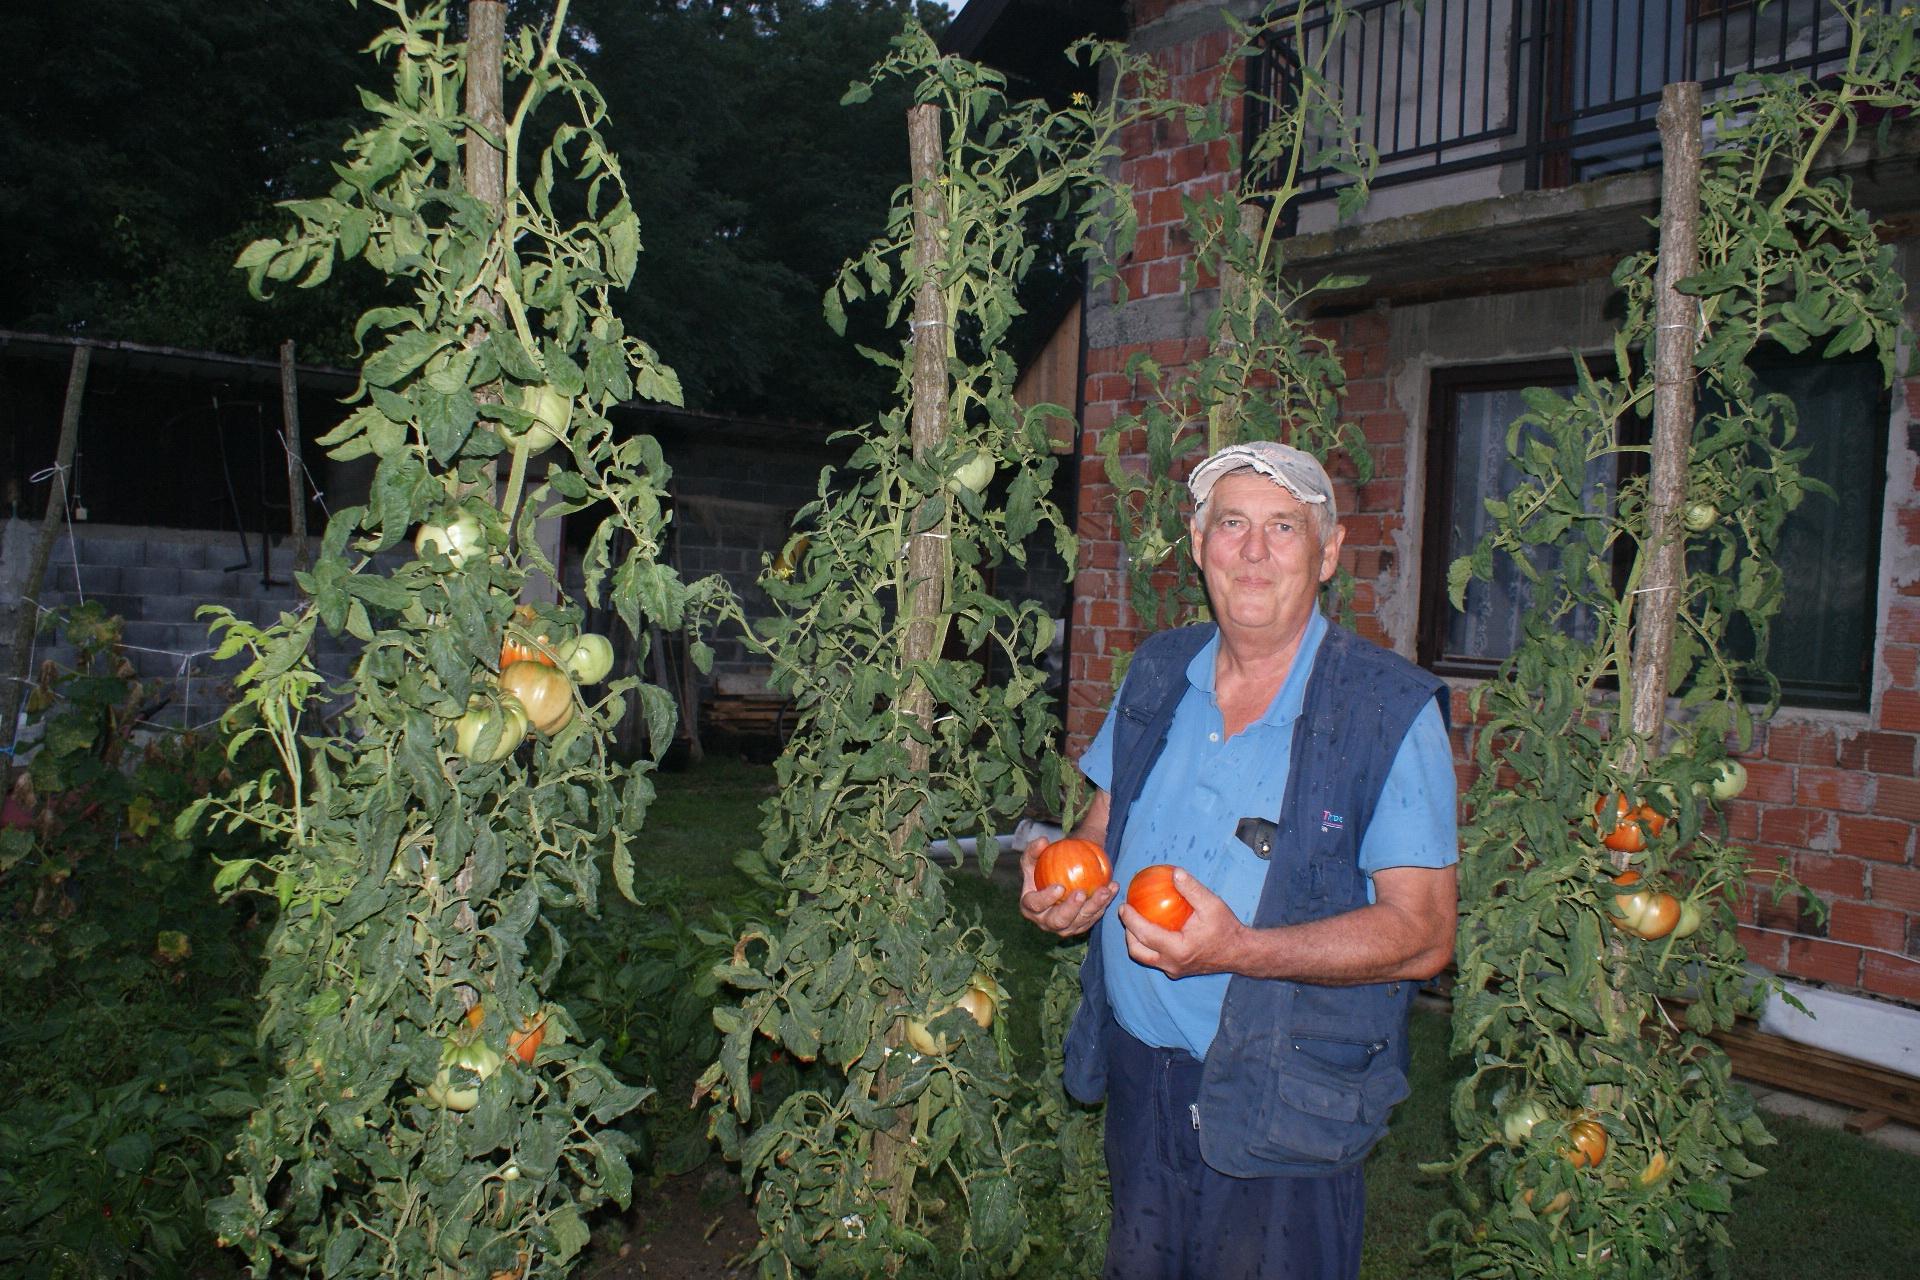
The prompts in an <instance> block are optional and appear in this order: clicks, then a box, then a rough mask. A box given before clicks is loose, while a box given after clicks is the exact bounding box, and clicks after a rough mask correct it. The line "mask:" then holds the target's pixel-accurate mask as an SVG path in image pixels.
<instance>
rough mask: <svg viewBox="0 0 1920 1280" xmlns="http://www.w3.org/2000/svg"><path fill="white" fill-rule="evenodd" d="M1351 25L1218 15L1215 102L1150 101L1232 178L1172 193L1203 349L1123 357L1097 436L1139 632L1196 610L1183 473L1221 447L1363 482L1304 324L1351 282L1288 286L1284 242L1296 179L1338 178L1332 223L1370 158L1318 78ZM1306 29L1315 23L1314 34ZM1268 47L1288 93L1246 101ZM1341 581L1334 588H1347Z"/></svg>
mask: <svg viewBox="0 0 1920 1280" xmlns="http://www.w3.org/2000/svg"><path fill="white" fill-rule="evenodd" d="M1347 17H1348V13H1347V8H1346V6H1345V5H1343V4H1337V3H1336V4H1332V5H1328V6H1326V7H1325V8H1324V9H1322V8H1317V7H1313V6H1308V5H1294V6H1290V7H1287V8H1286V9H1285V10H1284V11H1283V9H1282V7H1280V6H1275V7H1273V8H1271V9H1270V10H1269V11H1268V12H1267V13H1266V14H1264V15H1263V16H1262V17H1260V18H1259V19H1258V20H1256V21H1252V22H1246V21H1243V20H1241V19H1238V18H1236V17H1234V16H1233V15H1232V14H1231V13H1228V12H1226V11H1224V10H1223V11H1222V12H1221V19H1222V21H1224V22H1225V23H1226V24H1227V25H1228V28H1229V30H1230V31H1231V33H1232V36H1233V40H1232V44H1231V46H1230V47H1229V49H1228V51H1227V53H1226V55H1225V57H1224V58H1222V60H1221V62H1220V64H1219V69H1218V75H1219V90H1218V92H1217V93H1214V94H1211V95H1209V96H1208V98H1207V100H1206V101H1204V102H1200V103H1174V102H1167V101H1164V100H1163V101H1161V102H1159V103H1158V104H1157V108H1156V109H1157V113H1158V114H1161V115H1164V116H1168V117H1171V118H1172V119H1173V120H1177V121H1178V122H1179V123H1180V124H1181V125H1182V126H1183V127H1184V128H1185V130H1186V136H1187V139H1188V141H1189V143H1191V144H1192V145H1196V146H1198V145H1205V144H1207V143H1210V142H1214V141H1216V140H1224V141H1225V142H1226V143H1227V151H1228V156H1229V161H1228V164H1229V171H1230V172H1233V173H1237V174H1239V175H1241V176H1240V178H1239V180H1238V181H1237V182H1234V183H1229V184H1227V185H1224V186H1221V187H1216V188H1208V189H1203V190H1202V191H1200V192H1199V193H1197V194H1182V196H1181V208H1182V210H1183V212H1184V214H1185V230H1186V236H1187V239H1188V240H1189V241H1190V242H1191V243H1192V245H1193V252H1192V253H1191V255H1190V256H1188V258H1187V259H1186V261H1185V262H1184V263H1183V265H1182V280H1183V284H1184V288H1185V291H1186V293H1187V296H1188V297H1189V298H1197V297H1199V296H1200V295H1202V294H1203V293H1211V292H1212V291H1214V290H1216V289H1217V294H1214V296H1216V297H1217V299H1218V302H1217V305H1216V306H1215V308H1214V310H1213V311H1212V312H1211V313H1210V314H1209V316H1208V318H1207V328H1206V333H1207V349H1206V351H1205V353H1204V354H1202V355H1200V356H1198V357H1196V358H1194V359H1192V360H1189V361H1187V362H1186V363H1185V364H1183V365H1180V366H1178V367H1171V368H1170V367H1166V366H1163V365H1162V364H1161V362H1159V361H1157V360H1155V359H1154V358H1153V357H1152V356H1151V355H1150V354H1149V353H1147V352H1144V351H1142V352H1138V353H1136V354H1135V355H1133V356H1132V357H1131V358H1130V359H1129V360H1128V362H1127V373H1128V375H1129V376H1130V377H1132V378H1134V379H1136V380H1137V382H1139V383H1140V384H1141V385H1142V387H1143V389H1144V393H1145V394H1144V397H1143V398H1144V399H1145V401H1146V405H1145V407H1144V408H1143V409H1142V410H1140V411H1139V412H1138V413H1129V414H1125V415H1123V416H1121V417H1120V418H1119V419H1118V420H1117V421H1116V422H1115V423H1114V425H1113V426H1112V427H1111V428H1110V429H1109V430H1107V431H1106V432H1105V433H1104V434H1103V435H1102V437H1101V442H1100V450H1101V454H1102V455H1103V457H1104V458H1105V460H1106V473H1107V479H1108V482H1109V483H1111V484H1112V485H1113V488H1114V503H1115V507H1114V509H1115V518H1116V527H1117V531H1118V533H1119V536H1120V540H1121V542H1122V543H1123V544H1124V545H1125V547H1126V551H1127V559H1126V568H1127V582H1128V589H1129V597H1130V600H1131V603H1132V606H1133V612H1134V616H1135V618H1136V619H1137V621H1138V625H1139V626H1141V627H1143V628H1145V629H1146V630H1148V631H1156V630H1160V629H1162V628H1165V627H1168V626H1173V625H1177V624H1180V623H1184V622H1189V621H1191V620H1192V619H1193V618H1194V617H1195V616H1196V615H1197V614H1199V613H1200V612H1201V611H1203V610H1204V609H1205V607H1206V595H1205V591H1204V589H1203V587H1202V586H1201V583H1200V578H1199V574H1198V572H1197V570H1196V569H1195V566H1194V564H1193V561H1192V557H1191V556H1190V555H1186V554H1182V553H1181V552H1180V549H1181V548H1183V547H1185V545H1186V539H1187V526H1186V514H1187V506H1188V502H1187V491H1186V485H1185V481H1184V476H1185V474H1186V472H1187V471H1188V470H1189V469H1190V468H1191V466H1192V464H1193V463H1195V462H1197V461H1198V460H1199V459H1200V458H1203V457H1205V456H1206V455H1208V454H1210V453H1213V452H1215V451H1217V450H1219V449H1222V448H1225V447H1226V446H1227V445H1230V444H1238V443H1242V442H1245V441H1250V440H1285V441H1286V442H1287V443H1289V444H1292V445H1294V446H1295V447H1297V448H1301V449H1304V450H1306V451H1307V452H1309V453H1311V454H1313V455H1314V456H1315V457H1317V458H1320V459H1321V460H1322V461H1324V462H1327V463H1328V465H1329V467H1330V468H1332V469H1333V470H1334V471H1335V473H1336V474H1339V473H1340V471H1341V469H1342V464H1343V463H1344V465H1345V466H1346V467H1350V468H1351V475H1352V477H1353V479H1354V481H1355V482H1356V483H1359V484H1364V483H1366V482H1367V480H1369V479H1371V478H1372V475H1373V460H1372V457H1371V455H1370V454H1369V453H1368V452H1367V447H1366V439H1365V437H1364V435H1363V434H1362V433H1361V431H1360V428H1359V427H1358V425H1357V424H1355V423H1353V422H1350V421H1342V420H1341V418H1340V415H1339V406H1340V397H1341V396H1342V395H1343V394H1344V392H1345V387H1346V371H1345V369H1344V368H1343V366H1342V365H1341V362H1340V357H1339V353H1338V351H1337V350H1336V349H1335V348H1334V345H1333V343H1332V342H1331V340H1329V339H1328V338H1326V337H1325V336H1323V335H1321V334H1319V333H1317V332H1315V331H1314V330H1313V328H1312V327H1310V326H1309V325H1308V323H1307V321H1306V314H1307V307H1308V305H1309V304H1310V302H1311V300H1312V297H1313V295H1314V294H1315V293H1317V292H1320V291H1322V290H1326V289H1340V288H1348V287H1351V286H1353V285H1355V284H1358V283H1360V281H1359V280H1358V279H1356V278H1353V277H1344V276H1330V277H1326V278H1324V279H1320V280H1316V281H1312V282H1304V281H1302V280H1300V279H1299V278H1298V277H1296V276H1289V275H1288V274H1287V272H1286V256H1285V253H1284V251H1283V248H1282V245H1281V243H1280V242H1281V240H1282V239H1284V232H1283V227H1284V225H1285V223H1284V219H1285V217H1286V216H1287V213H1288V209H1289V206H1290V205H1291V204H1292V203H1293V202H1294V201H1295V199H1296V198H1297V197H1298V196H1299V195H1300V194H1301V192H1302V190H1303V189H1304V188H1303V181H1304V175H1305V174H1307V173H1310V172H1314V171H1319V170H1324V171H1327V172H1330V173H1334V174H1338V175H1341V176H1343V177H1344V178H1345V179H1346V181H1345V182H1344V183H1342V185H1341V187H1340V192H1339V208H1340V211H1341V214H1342V215H1343V216H1344V215H1346V214H1349V213H1351V212H1353V211H1354V210H1356V209H1358V208H1359V207H1360V206H1361V204H1363V203H1364V201H1365V199H1366V194H1367V183H1368V180H1369V178H1370V177H1371V175H1372V171H1373V166H1374V156H1373V153H1372V151H1371V149H1370V148H1369V147H1368V146H1366V144H1364V143H1362V142H1361V141H1360V140H1359V137H1358V134H1357V128H1358V125H1357V122H1356V120H1355V118H1354V116H1353V113H1351V112H1348V111H1346V110H1344V108H1343V104H1342V103H1341V101H1340V97H1339V86H1338V85H1337V84H1335V83H1333V82H1332V81H1331V80H1329V79H1328V77H1327V75H1326V71H1325V61H1326V59H1327V57H1328V56H1329V54H1330V51H1332V50H1334V49H1335V48H1337V47H1338V44H1339V34H1340V31H1341V29H1342V28H1343V27H1344V25H1345V23H1346V21H1347ZM1322 23H1324V25H1323V26H1321V25H1319V24H1322ZM1310 25H1315V26H1319V29H1318V30H1317V31H1315V32H1313V34H1312V35H1311V37H1309V27H1310ZM1269 43H1277V44H1279V45H1281V46H1282V47H1285V48H1287V49H1290V50H1293V51H1295V52H1296V53H1297V52H1298V51H1302V50H1304V51H1307V53H1306V56H1304V57H1299V58H1297V59H1296V65H1295V76H1294V78H1293V79H1292V80H1291V81H1289V82H1288V83H1287V84H1285V85H1277V86H1274V87H1272V88H1271V89H1269V90H1266V91H1258V90H1256V89H1255V88H1253V87H1251V86H1249V85H1248V84H1247V83H1246V82H1245V80H1244V78H1243V76H1242V71H1241V69H1242V68H1243V67H1244V66H1245V65H1246V64H1247V61H1248V59H1250V58H1252V57H1255V56H1258V55H1259V54H1260V52H1261V51H1262V50H1263V49H1264V48H1265V47H1266V46H1267V45H1268V44H1269ZM1255 110H1259V111H1261V112H1262V113H1263V114H1264V115H1265V117H1266V119H1267V124H1266V126H1265V128H1263V129H1262V130H1261V131H1260V132H1259V134H1258V135H1257V136H1256V137H1255V139H1254V140H1253V142H1252V144H1251V146H1250V147H1248V148H1245V149H1244V150H1243V147H1242V145H1241V142H1240V139H1239V121H1240V118H1241V114H1242V113H1244V112H1249V111H1255ZM1121 300H1122V301H1124V298H1122V299H1121ZM1139 452H1144V453H1145V455H1146V466H1145V468H1144V471H1142V470H1139V469H1136V467H1135V466H1134V465H1132V464H1131V463H1130V462H1129V460H1128V455H1129V454H1133V453H1139ZM1344 572H1345V571H1344V570H1343V571H1342V573H1343V575H1344ZM1341 581H1342V585H1343V586H1344V584H1345V582H1346V579H1345V578H1344V576H1343V578H1342V580H1341ZM1120 674H1124V671H1122V672H1120Z"/></svg>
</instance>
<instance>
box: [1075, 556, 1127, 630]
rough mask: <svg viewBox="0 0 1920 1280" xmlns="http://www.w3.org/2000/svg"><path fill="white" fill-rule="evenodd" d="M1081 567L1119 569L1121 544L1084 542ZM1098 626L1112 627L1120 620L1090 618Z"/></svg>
mask: <svg viewBox="0 0 1920 1280" xmlns="http://www.w3.org/2000/svg"><path fill="white" fill-rule="evenodd" d="M1080 567H1081V568H1083V569H1118V568H1119V567H1120V544H1119V543H1117V542H1083V543H1081V544H1080ZM1088 621H1089V622H1092V623H1094V624H1096V625H1098V626H1111V625H1113V623H1114V622H1116V621H1118V619H1108V620H1106V621H1102V620H1101V619H1099V618H1089V619H1088Z"/></svg>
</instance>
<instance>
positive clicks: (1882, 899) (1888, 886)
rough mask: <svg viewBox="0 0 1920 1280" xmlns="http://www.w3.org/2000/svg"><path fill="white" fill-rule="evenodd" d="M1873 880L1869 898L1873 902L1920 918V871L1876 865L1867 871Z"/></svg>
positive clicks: (1868, 894) (1868, 893)
mask: <svg viewBox="0 0 1920 1280" xmlns="http://www.w3.org/2000/svg"><path fill="white" fill-rule="evenodd" d="M1867 874H1868V876H1869V877H1870V878H1871V880H1872V885H1871V887H1870V888H1869V889H1868V892H1867V897H1868V899H1869V900H1871V901H1873V902H1878V903H1881V904H1883V905H1885V906H1888V907H1893V908H1896V909H1898V910H1900V911H1904V912H1906V913H1907V914H1908V915H1910V916H1920V871H1915V870H1913V869H1912V868H1909V867H1891V866H1886V865H1884V864H1876V865H1874V866H1872V867H1869V868H1868V870H1867Z"/></svg>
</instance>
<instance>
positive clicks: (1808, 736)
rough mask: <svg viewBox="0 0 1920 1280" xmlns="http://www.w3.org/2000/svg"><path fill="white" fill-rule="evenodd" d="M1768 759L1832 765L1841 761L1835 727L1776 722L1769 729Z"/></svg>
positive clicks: (1790, 762) (1789, 762) (1792, 762)
mask: <svg viewBox="0 0 1920 1280" xmlns="http://www.w3.org/2000/svg"><path fill="white" fill-rule="evenodd" d="M1767 758H1768V759H1769V760H1779V761H1782V762H1784V763H1787V764H1823V765H1827V766H1829V767H1831V766H1833V765H1835V764H1838V763H1839V762H1840V751H1839V747H1838V744H1837V743H1836V742H1835V739H1834V735H1833V730H1831V729H1821V728H1816V727H1815V726H1813V725H1807V724H1781V723H1779V722H1777V721H1776V722H1775V723H1774V724H1772V725H1769V726H1768V728H1767Z"/></svg>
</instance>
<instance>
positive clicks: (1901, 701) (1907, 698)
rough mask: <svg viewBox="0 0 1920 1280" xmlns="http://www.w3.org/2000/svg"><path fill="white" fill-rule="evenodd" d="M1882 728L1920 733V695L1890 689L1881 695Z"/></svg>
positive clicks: (1910, 691) (1909, 691)
mask: <svg viewBox="0 0 1920 1280" xmlns="http://www.w3.org/2000/svg"><path fill="white" fill-rule="evenodd" d="M1880 727H1881V728H1883V729H1898V730H1902V731H1904V732H1907V733H1916V732H1920V693H1915V692H1914V691H1912V690H1911V689H1888V690H1887V691H1886V692H1885V693H1883V694H1881V695H1880Z"/></svg>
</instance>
